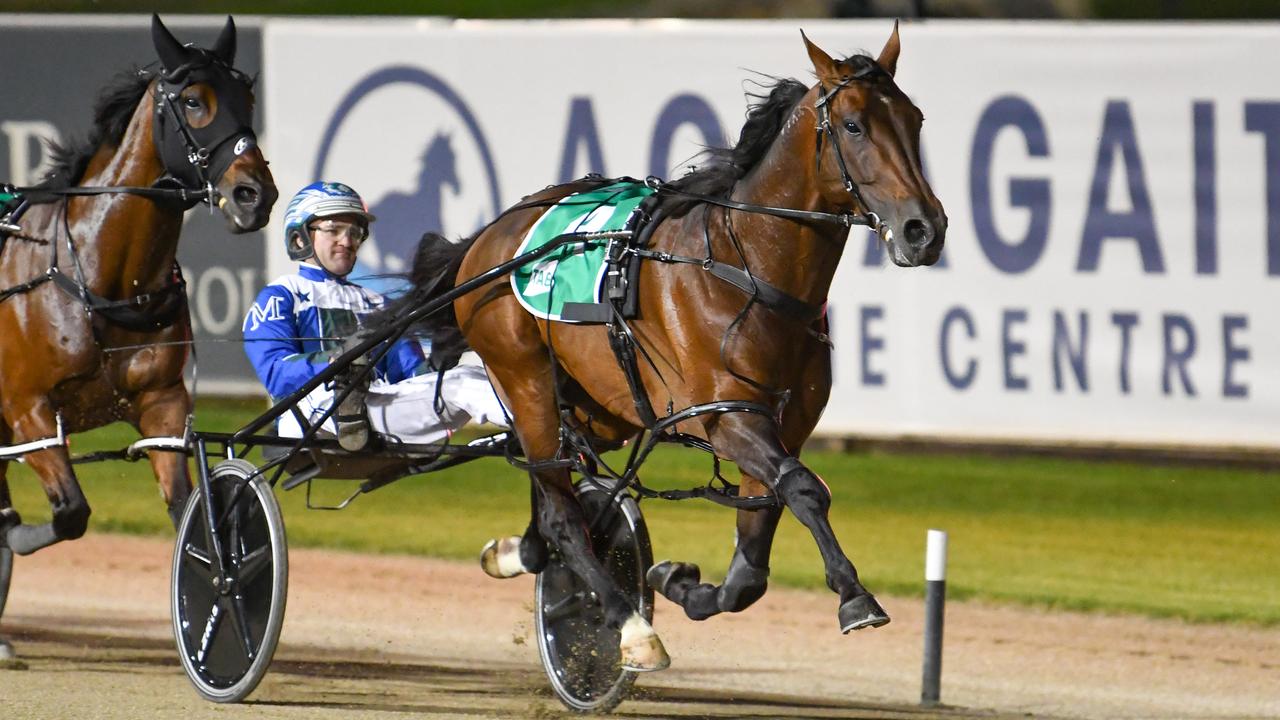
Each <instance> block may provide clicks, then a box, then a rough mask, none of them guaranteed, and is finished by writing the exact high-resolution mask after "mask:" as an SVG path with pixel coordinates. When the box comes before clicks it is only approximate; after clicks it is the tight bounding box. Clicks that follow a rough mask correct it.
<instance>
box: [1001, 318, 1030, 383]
mask: <svg viewBox="0 0 1280 720" xmlns="http://www.w3.org/2000/svg"><path fill="white" fill-rule="evenodd" d="M1026 321H1027V311H1026V310H1005V311H1004V316H1003V318H1002V319H1001V323H1000V340H1001V343H1000V346H1001V349H1002V350H1003V351H1004V387H1005V389H1006V390H1026V389H1027V377H1026V376H1025V375H1014V374H1013V360H1014V358H1016V357H1018V356H1020V355H1026V354H1027V344H1026V343H1025V342H1023V341H1022V340H1021V339H1018V338H1015V337H1013V326H1014V325H1016V324H1020V323H1024V322H1026Z"/></svg>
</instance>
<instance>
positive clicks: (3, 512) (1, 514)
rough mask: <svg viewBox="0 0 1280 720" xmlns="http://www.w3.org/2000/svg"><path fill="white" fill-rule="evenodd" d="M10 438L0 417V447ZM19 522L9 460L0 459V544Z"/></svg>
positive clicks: (7, 443) (11, 434) (6, 427)
mask: <svg viewBox="0 0 1280 720" xmlns="http://www.w3.org/2000/svg"><path fill="white" fill-rule="evenodd" d="M12 438H13V433H11V432H9V426H8V425H6V424H5V423H4V420H3V419H0V447H7V446H9V445H10V444H12V442H13V440H12ZM21 524H22V518H21V517H19V516H18V511H17V510H14V509H13V497H12V496H10V495H9V461H8V460H0V545H3V544H4V538H5V535H7V534H8V532H9V528H11V527H13V526H15V525H21ZM2 599H3V598H0V600H2Z"/></svg>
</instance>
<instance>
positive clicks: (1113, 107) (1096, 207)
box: [1076, 100, 1164, 273]
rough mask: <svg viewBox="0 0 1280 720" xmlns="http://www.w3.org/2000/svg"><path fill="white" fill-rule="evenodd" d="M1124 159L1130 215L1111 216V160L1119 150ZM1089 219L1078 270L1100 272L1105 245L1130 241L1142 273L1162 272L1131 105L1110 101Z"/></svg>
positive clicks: (1087, 217)
mask: <svg viewBox="0 0 1280 720" xmlns="http://www.w3.org/2000/svg"><path fill="white" fill-rule="evenodd" d="M1116 150H1119V151H1120V155H1121V157H1122V158H1124V160H1123V162H1124V166H1125V175H1126V176H1127V177H1128V181H1129V183H1128V184H1129V199H1130V201H1131V202H1132V204H1133V210H1132V211H1130V212H1112V211H1111V210H1109V209H1107V194H1108V190H1109V189H1110V187H1111V180H1112V169H1113V168H1112V161H1113V160H1114V159H1115V151H1116ZM1088 212H1089V214H1088V215H1087V216H1086V217H1085V221H1084V235H1083V237H1081V239H1080V257H1079V259H1078V260H1077V261H1076V270H1079V271H1081V272H1093V271H1095V270H1097V269H1098V258H1099V256H1100V255H1101V253H1102V241H1103V240H1106V239H1107V238H1132V239H1133V240H1134V241H1136V242H1137V244H1138V254H1139V255H1140V256H1141V259H1142V270H1143V272H1146V273H1163V272H1164V257H1163V256H1162V255H1161V253H1160V244H1159V242H1158V241H1157V240H1156V225H1155V218H1154V217H1153V216H1152V214H1151V196H1150V194H1149V193H1148V192H1147V180H1146V176H1145V174H1144V173H1143V170H1142V156H1141V155H1140V154H1139V152H1138V138H1137V135H1136V134H1135V132H1134V129H1133V116H1132V115H1131V114H1130V112H1129V103H1127V102H1125V101H1123V100H1112V101H1111V102H1109V103H1107V110H1106V114H1105V115H1104V116H1103V120H1102V139H1101V140H1100V141H1099V142H1098V157H1097V160H1096V162H1095V164H1094V171H1093V183H1092V185H1091V186H1090V189H1089V211H1088Z"/></svg>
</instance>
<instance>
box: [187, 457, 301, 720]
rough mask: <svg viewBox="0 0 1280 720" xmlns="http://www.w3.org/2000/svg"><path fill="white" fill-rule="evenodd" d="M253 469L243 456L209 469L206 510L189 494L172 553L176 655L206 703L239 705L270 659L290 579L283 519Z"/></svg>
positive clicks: (266, 485)
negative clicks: (209, 500)
mask: <svg viewBox="0 0 1280 720" xmlns="http://www.w3.org/2000/svg"><path fill="white" fill-rule="evenodd" d="M255 472H256V469H255V468H254V467H253V465H252V464H250V463H248V462H246V461H244V460H226V461H224V462H221V463H219V464H218V465H217V466H216V467H214V468H213V471H212V472H211V475H210V487H211V493H212V495H213V512H212V513H210V512H209V510H208V508H206V506H205V498H204V495H203V493H201V492H199V491H197V492H194V493H192V495H191V499H190V500H189V501H187V507H186V509H185V510H184V511H183V513H182V522H181V524H180V525H179V527H178V543H177V547H176V548H175V549H174V553H173V576H172V582H171V585H172V598H171V603H172V613H173V633H174V637H175V639H176V640H177V642H178V657H179V658H180V659H181V660H182V667H183V669H184V670H186V671H187V677H188V678H190V679H191V684H192V685H194V686H195V688H196V692H198V693H200V694H201V695H202V696H204V698H205V699H206V700H211V701H213V702H239V701H240V700H243V699H244V698H245V697H246V696H248V695H249V693H251V692H253V690H254V688H256V687H257V686H258V682H259V681H260V680H262V676H263V675H265V674H266V672H267V667H268V666H269V665H270V664H271V657H272V655H274V654H275V651H276V644H277V643H278V642H279V640H280V627H281V625H283V624H284V606H285V596H286V595H287V590H288V578H289V560H288V555H287V551H286V547H285V536H284V521H283V519H282V518H281V516H280V505H279V503H278V502H277V501H276V497H275V494H274V493H273V492H272V489H271V485H270V484H269V483H268V482H267V481H266V480H265V479H263V478H262V477H253V475H254V473H255ZM250 477H253V479H252V480H250V479H249V478H250ZM211 515H212V517H213V518H214V522H212V523H210V521H209V518H210V516H211ZM211 526H212V528H213V530H214V531H213V532H210V527H211ZM219 553H221V556H222V559H223V560H222V562H221V563H219V561H218V556H219Z"/></svg>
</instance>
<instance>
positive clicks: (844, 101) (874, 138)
mask: <svg viewBox="0 0 1280 720" xmlns="http://www.w3.org/2000/svg"><path fill="white" fill-rule="evenodd" d="M802 35H803V33H802ZM804 41H805V45H806V47H807V48H808V50H809V58H810V59H811V60H812V61H813V66H814V69H815V70H816V71H817V74H818V80H819V83H818V88H817V90H818V93H817V98H818V99H819V102H821V98H822V97H823V96H825V97H826V98H827V99H826V103H825V104H826V108H825V116H826V118H827V119H828V122H829V124H830V130H829V131H827V130H825V129H824V128H823V126H822V125H821V122H822V119H823V117H824V112H823V108H822V107H819V108H818V111H817V115H818V118H819V123H820V124H819V134H818V137H819V143H820V145H819V148H818V153H819V154H818V168H819V169H818V183H819V187H820V188H821V190H820V191H821V192H822V194H823V196H824V197H825V198H827V199H828V201H830V202H834V203H835V204H836V205H838V206H842V207H852V208H853V209H855V210H857V211H860V212H863V213H873V214H874V215H876V216H877V217H878V218H879V219H880V221H881V225H880V227H879V228H878V229H879V232H880V236H881V237H882V238H883V239H884V240H885V241H886V242H887V243H888V244H889V257H890V258H891V259H892V260H893V262H894V263H895V264H897V265H901V266H904V267H915V266H917V265H932V264H934V263H935V262H937V261H938V256H939V255H940V254H941V253H942V245H943V242H944V239H945V237H946V234H947V215H946V213H945V212H944V211H943V209H942V203H941V202H939V201H938V198H937V196H935V195H934V194H933V190H932V188H930V187H929V182H928V181H927V180H926V179H925V177H924V170H923V167H922V165H921V163H920V126H921V124H922V123H923V122H924V115H923V114H922V113H921V112H920V109H919V108H917V107H916V106H915V105H914V104H912V102H911V100H910V99H909V98H908V97H907V96H906V95H905V94H903V92H902V90H900V89H899V88H898V86H897V85H896V84H895V83H894V81H893V74H894V71H895V70H896V69H897V64H898V50H899V47H900V46H899V44H898V26H897V24H896V23H895V24H894V27H893V34H892V35H891V36H890V37H889V41H888V42H887V43H886V44H885V46H884V50H882V51H881V53H880V57H879V58H878V59H877V60H875V61H872V60H871V59H870V58H868V57H863V56H856V55H855V56H853V57H850V58H847V59H845V60H841V61H839V62H837V61H835V60H832V58H831V57H830V56H829V55H827V54H826V53H825V52H823V51H822V50H821V49H820V48H819V47H818V46H816V45H814V44H813V43H811V42H809V39H808V38H805V39H804ZM832 141H834V142H832ZM833 145H834V147H832V146H833ZM837 152H838V153H839V157H837V156H836V155H835V153H837ZM842 161H843V166H844V168H845V170H846V171H847V175H846V173H845V172H842V170H841V165H842ZM846 179H847V180H851V181H852V183H853V185H854V186H855V191H854V192H850V191H849V189H848V188H847V187H846V184H845V181H846ZM860 205H861V207H859V206H860Z"/></svg>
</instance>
